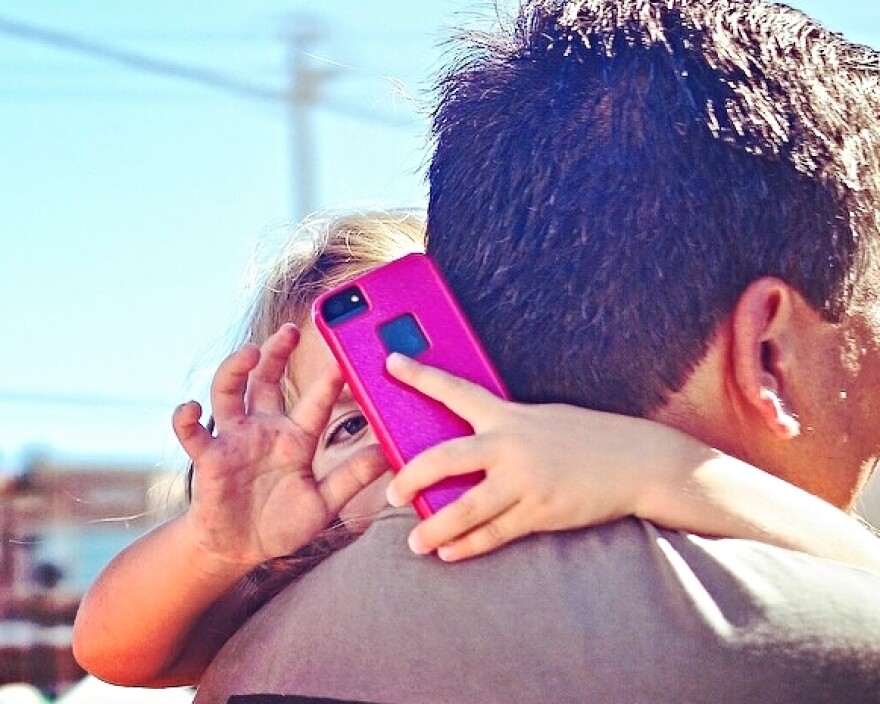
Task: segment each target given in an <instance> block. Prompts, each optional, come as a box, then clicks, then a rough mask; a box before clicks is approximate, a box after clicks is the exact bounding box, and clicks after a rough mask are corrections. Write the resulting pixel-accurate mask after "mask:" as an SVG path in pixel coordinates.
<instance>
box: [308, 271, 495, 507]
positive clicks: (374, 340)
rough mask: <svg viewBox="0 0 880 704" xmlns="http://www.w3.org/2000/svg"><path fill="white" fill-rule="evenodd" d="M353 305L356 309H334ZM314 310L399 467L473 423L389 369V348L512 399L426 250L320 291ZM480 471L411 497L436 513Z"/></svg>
mask: <svg viewBox="0 0 880 704" xmlns="http://www.w3.org/2000/svg"><path fill="white" fill-rule="evenodd" d="M359 297H360V300H357V299H358V298H359ZM355 301H357V302H356V303H355ZM348 305H357V306H358V308H357V309H356V310H354V311H348V312H345V313H342V314H340V315H338V316H337V315H336V314H337V313H338V312H339V307H340V306H341V307H345V306H348ZM333 306H337V307H336V308H333ZM312 315H313V318H314V321H315V325H316V326H317V328H318V330H319V331H320V332H321V334H322V335H323V336H324V339H325V340H326V341H327V343H328V345H329V346H330V349H331V350H332V351H333V354H334V355H335V357H336V359H337V360H338V362H339V364H340V366H341V367H342V371H343V374H344V376H345V378H346V380H347V381H348V384H349V386H350V388H351V391H352V394H353V395H354V397H355V398H356V399H357V401H358V403H360V405H361V408H362V409H363V412H364V415H365V416H366V417H367V420H368V421H369V422H370V424H371V425H372V427H373V430H374V432H375V433H376V436H377V437H378V439H379V442H380V443H381V444H382V447H383V448H384V450H385V454H386V455H387V457H388V460H389V462H390V464H391V467H392V469H393V470H394V471H399V470H400V468H401V467H402V466H403V465H404V464H405V463H406V462H408V461H409V460H410V459H412V458H413V457H415V456H416V455H417V454H418V453H420V452H422V451H423V450H425V449H427V448H429V447H431V446H433V445H436V444H437V443H440V442H443V441H444V440H449V439H452V438H455V437H461V436H465V435H471V434H473V428H471V426H470V425H469V424H468V423H467V422H466V421H464V420H463V419H461V418H459V417H458V416H456V415H455V414H454V413H452V411H450V410H449V409H448V408H446V407H445V406H444V405H442V404H440V403H438V402H437V401H435V400H433V399H430V398H428V397H427V396H425V395H423V394H421V393H419V392H417V391H415V390H414V389H411V388H410V387H408V386H405V385H404V384H402V383H400V382H399V381H397V380H396V379H394V378H393V377H391V376H390V375H389V374H388V372H387V371H386V370H385V359H386V357H387V356H388V354H389V353H390V352H391V351H394V350H397V351H401V352H403V353H404V354H408V355H409V356H411V357H414V358H415V359H418V360H419V361H420V362H423V363H425V364H429V365H431V366H435V367H440V368H442V369H445V370H446V371H448V372H450V373H452V374H455V375H456V376H460V377H463V378H465V379H468V380H469V381H472V382H474V383H476V384H480V385H481V386H484V387H485V388H487V389H489V390H490V391H492V392H493V393H495V394H496V395H498V396H501V397H503V398H508V394H507V391H506V389H505V387H504V384H503V382H502V381H501V378H500V377H499V376H498V374H497V372H496V371H495V370H494V368H493V366H492V364H491V362H490V361H489V359H488V357H487V356H486V353H485V351H484V350H483V348H482V345H480V343H479V341H478V339H477V337H476V335H475V334H474V332H473V330H472V329H471V326H470V324H469V323H468V322H467V320H466V319H465V317H464V315H463V314H462V312H461V311H460V309H459V308H458V305H457V304H456V302H455V299H454V298H453V296H452V292H451V291H450V290H449V288H448V287H447V285H446V283H445V281H444V280H443V278H442V276H441V275H440V272H439V271H438V270H437V268H436V267H435V265H434V263H433V262H432V261H431V260H430V258H429V257H428V256H426V255H424V254H410V255H407V256H405V257H402V258H401V259H397V260H395V261H393V262H390V263H389V264H385V265H383V266H381V267H378V268H377V269H374V270H372V271H370V272H368V273H366V274H364V275H362V276H360V277H358V278H356V279H354V280H352V281H349V282H347V283H345V284H343V285H342V286H339V287H338V288H336V289H334V290H332V291H328V292H327V293H324V294H322V295H321V296H320V297H319V298H318V299H317V300H316V301H315V303H314V306H313V308H312ZM482 478H483V472H482V471H478V472H472V473H470V474H467V475H462V476H458V477H449V478H447V479H444V480H443V481H441V482H438V483H437V484H435V485H433V486H431V487H429V488H428V489H425V490H424V491H422V492H421V494H420V495H419V496H418V497H417V498H416V500H415V501H414V502H413V504H414V506H415V509H416V512H417V513H418V514H419V516H421V517H422V518H425V517H427V516H429V515H431V514H433V513H436V512H437V511H438V510H439V509H440V508H442V507H443V506H445V505H446V504H448V503H450V502H451V501H454V500H455V499H456V498H458V497H459V496H461V494H463V493H464V492H465V491H467V489H469V488H470V487H472V486H473V485H474V484H476V483H478V482H479V481H480V480H481V479H482Z"/></svg>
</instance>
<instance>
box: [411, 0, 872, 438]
mask: <svg viewBox="0 0 880 704" xmlns="http://www.w3.org/2000/svg"><path fill="white" fill-rule="evenodd" d="M878 77H880V58H878V54H877V53H875V52H873V51H871V50H869V49H866V48H864V47H859V46H854V45H852V44H850V43H847V42H846V41H845V40H843V39H842V38H840V37H839V36H835V35H833V34H831V33H829V32H827V31H825V30H824V29H822V28H821V27H820V26H818V25H817V24H815V23H814V22H812V21H810V20H809V19H808V18H806V17H805V16H804V15H803V14H801V13H800V12H797V11H795V10H792V9H790V8H787V7H784V6H780V5H771V4H768V3H764V2H757V1H754V2H751V1H749V0H746V1H744V2H743V1H737V2H728V1H727V0H711V1H709V0H706V1H704V2H699V1H694V2H687V1H686V0H656V1H651V0H618V1H617V2H614V1H612V0H580V1H576V0H570V1H568V2H563V1H562V0H544V1H536V2H531V3H527V4H525V5H524V6H523V9H522V11H521V13H520V16H519V18H518V19H517V21H516V23H515V25H514V26H513V28H512V30H511V31H510V32H509V33H507V34H506V35H504V36H500V35H494V36H491V37H489V36H484V37H476V38H475V40H474V42H473V43H472V44H471V46H470V49H469V51H468V53H467V56H466V58H465V59H464V60H463V61H462V62H461V63H460V64H459V65H457V66H455V67H454V68H452V69H451V70H450V71H449V72H448V73H447V75H446V76H445V77H444V78H443V80H442V82H441V86H440V87H441V96H440V104H439V107H438V109H437V111H436V114H435V123H434V130H435V140H436V151H435V154H434V157H433V159H432V162H431V167H430V186H431V196H430V204H429V212H428V232H429V242H428V251H429V253H430V254H432V255H433V256H434V257H435V258H436V259H437V261H438V262H439V264H440V266H441V267H442V268H443V269H444V271H445V273H446V275H447V276H448V278H449V279H450V282H451V283H452V285H453V288H454V289H455V290H456V292H457V294H458V295H459V297H460V299H461V300H462V302H463V305H464V306H465V308H466V310H467V311H468V313H469V315H470V316H471V318H472V320H473V321H474V324H475V326H476V327H477V329H478V330H479V332H480V333H481V335H482V336H483V337H484V340H485V341H486V344H487V346H488V347H489V349H490V352H491V354H492V355H493V357H494V358H495V359H496V361H497V362H498V364H499V366H500V368H501V371H502V373H503V374H504V376H505V378H506V379H507V381H508V383H509V385H510V386H511V389H512V391H513V393H514V394H515V395H516V396H518V397H519V398H522V399H524V400H535V401H539V400H557V401H560V400H561V401H569V402H574V403H578V404H580V405H587V406H591V407H595V408H602V409H607V410H613V411H620V412H625V413H630V414H636V415H649V416H662V415H663V413H664V412H667V411H668V410H669V408H670V404H673V405H674V404H675V402H676V399H677V397H678V395H679V394H680V393H681V392H682V391H683V390H685V389H686V387H687V384H688V383H690V382H692V381H693V378H694V372H695V370H697V369H698V367H699V366H700V365H703V364H705V362H706V358H707V354H708V353H709V352H710V351H711V350H712V349H713V345H717V344H718V340H719V335H721V334H722V333H723V332H724V330H725V327H724V326H725V324H727V325H728V326H730V325H731V324H732V323H736V325H737V326H738V327H737V328H736V329H737V330H741V329H742V328H743V327H744V325H745V322H744V320H748V321H751V322H750V324H752V325H753V326H757V327H760V326H761V316H765V317H766V316H767V315H768V311H769V312H770V313H773V312H774V311H775V312H780V311H782V312H785V310H788V309H787V308H785V306H786V305H788V301H789V296H794V297H795V298H797V300H796V301H794V303H792V305H791V311H792V315H793V317H792V318H791V319H788V320H789V322H792V321H797V322H798V323H799V324H803V323H805V322H807V317H804V316H807V314H808V313H815V314H816V316H817V317H816V320H815V321H813V320H812V319H810V320H809V322H810V324H814V323H815V325H819V326H821V325H832V324H834V323H838V322H841V321H843V320H844V319H845V318H846V316H847V313H848V311H849V310H850V308H851V306H852V304H853V295H854V294H855V293H857V292H858V290H859V288H860V287H862V288H864V281H865V277H864V276H863V274H864V273H865V270H866V268H868V265H869V264H871V262H872V261H873V264H871V266H874V267H876V260H877V255H876V248H877V242H878V208H877V205H878V203H877V196H878V193H880V185H878V183H880V168H878V157H880V125H878V118H877V115H878V114H880V93H878V87H877V83H878ZM873 275H874V276H875V282H876V271H875V272H873ZM761 280H763V281H765V282H770V283H773V282H779V283H781V285H782V289H780V290H784V291H785V293H784V295H783V297H782V299H780V298H779V296H778V291H774V290H773V287H772V286H770V287H769V288H768V287H764V288H761V287H754V286H752V284H753V283H755V282H758V281H761ZM745 292H751V295H752V297H753V298H754V297H755V296H757V298H758V300H752V299H751V298H749V297H746V299H743V294H744V293H745ZM860 295H861V297H862V298H864V297H865V296H864V295H862V294H860ZM762 296H763V298H762ZM868 297H870V296H868ZM792 300H794V299H792ZM762 301H763V302H762ZM795 303H796V304H797V305H795ZM800 303H803V310H801V307H799V306H800ZM780 306H781V308H779V307H780ZM777 308H778V310H777ZM737 310H739V311H740V312H741V313H742V314H743V315H745V314H746V313H750V314H751V317H748V318H745V319H742V320H741V319H739V318H735V317H732V316H733V314H734V312H736V311H737ZM795 313H797V316H794V314H795ZM817 329H818V328H817ZM766 334H767V330H764V331H763V332H761V331H759V330H753V331H752V332H751V338H749V339H750V340H752V342H749V343H748V345H757V346H758V347H757V359H758V363H757V366H756V367H755V370H754V371H755V374H754V375H753V377H754V378H755V379H758V380H762V379H763V376H762V375H763V374H764V372H765V371H767V370H770V371H771V372H773V370H774V369H775V367H776V366H778V365H777V361H778V359H779V354H781V353H782V349H781V348H780V347H778V346H777V345H776V343H775V342H774V340H776V338H773V340H771V339H770V338H769V337H767V336H766ZM762 335H764V337H762ZM722 337H723V335H722ZM740 337H741V336H740ZM737 339H738V338H737ZM722 342H724V344H725V345H727V346H726V347H725V348H724V349H727V350H735V349H740V350H741V349H742V346H743V345H746V346H748V345H747V344H746V341H745V340H740V342H739V344H740V347H739V348H737V347H736V346H735V345H734V343H735V342H736V340H734V339H733V338H730V339H728V338H724V339H723V340H722ZM728 343H729V344H728ZM858 344H861V343H858ZM750 349H751V348H750ZM799 349H800V348H799ZM777 353H779V354H777ZM725 365H727V366H725ZM753 366H755V365H753ZM765 367H766V369H765ZM715 369H716V371H717V372H718V373H727V372H728V371H730V365H728V364H727V362H726V360H720V361H718V363H717V364H716V366H715ZM716 381H717V380H716ZM786 383H788V381H787V379H786ZM829 383H830V382H829ZM704 386H706V388H707V389H711V391H713V392H715V391H717V392H719V393H721V394H722V395H723V394H725V393H727V391H729V389H727V388H726V387H724V386H717V385H716V386H715V387H713V386H712V385H711V384H704ZM791 390H793V391H794V389H791ZM841 390H842V389H838V392H840V391H841ZM788 391H789V388H786V389H784V390H781V389H777V396H778V398H777V399H774V402H776V401H779V402H780V403H782V402H783V401H786V402H787V399H786V398H785V394H786V393H787V392H788ZM780 399H781V401H780ZM778 405H779V404H777V406H778ZM771 406H772V404H771ZM692 410H696V415H697V416H699V415H700V413H701V412H702V411H701V410H699V409H692ZM797 411H798V409H795V411H794V412H792V413H789V414H788V415H790V416H794V413H796V412H797ZM680 415H681V414H680ZM684 415H688V414H687V413H684ZM690 415H694V414H690ZM759 415H760V412H759ZM765 415H766V414H765ZM676 420H677V421H679V422H678V424H680V425H685V426H688V427H690V426H689V424H688V422H684V421H680V419H679V418H677V419H676ZM783 420H784V419H783ZM791 420H792V421H793V422H794V421H796V418H791ZM784 425H785V423H784V422H783V423H782V426H784ZM691 429H693V428H691ZM779 430H780V432H782V433H783V434H785V433H786V432H789V433H790V431H791V430H792V428H791V427H789V428H788V429H786V428H784V427H781V428H780V429H779ZM802 430H803V429H802ZM710 439H711V440H713V441H715V440H716V438H714V437H712V438H710ZM723 440H724V439H723V438H722V439H721V441H719V442H720V444H722V445H723V444H724V443H723ZM734 445H735V443H731V449H733V450H735V449H737V448H736V447H734Z"/></svg>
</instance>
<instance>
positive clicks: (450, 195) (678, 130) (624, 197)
mask: <svg viewBox="0 0 880 704" xmlns="http://www.w3.org/2000/svg"><path fill="white" fill-rule="evenodd" d="M474 46H475V47H476V49H472V51H471V52H470V53H469V54H468V58H467V60H466V61H465V62H463V63H462V64H461V65H460V66H459V67H456V68H453V69H452V70H451V71H450V72H449V73H448V74H447V76H446V77H445V78H444V80H443V82H442V83H441V100H440V105H439V108H438V110H437V112H436V116H435V135H436V152H435V154H434V157H433V160H432V163H431V170H430V184H431V199H430V205H429V246H428V248H429V252H430V253H431V254H433V256H434V257H435V258H436V260H437V261H438V263H439V264H440V265H441V267H442V268H443V269H444V270H445V273H446V275H447V277H448V278H449V280H450V282H451V284H452V286H453V288H454V290H455V291H456V293H457V294H458V296H459V298H460V300H461V301H462V303H463V305H464V306H465V308H466V310H467V312H468V313H469V315H470V317H471V319H472V321H473V322H474V324H475V327H476V328H477V330H478V332H479V333H480V334H481V336H482V337H483V339H484V340H485V341H486V342H487V344H488V347H489V349H490V353H491V354H492V356H493V357H494V359H495V360H496V362H497V363H498V364H499V366H500V368H501V371H502V374H503V375H504V376H505V378H506V380H507V381H508V383H509V385H510V387H511V390H512V391H513V393H514V395H515V396H517V397H518V398H520V399H523V400H528V401H551V400H552V401H566V402H570V403H577V404H581V405H586V406H591V407H594V408H601V409H605V410H612V411H617V412H623V413H629V414H633V415H643V416H646V417H650V418H654V419H656V420H659V421H661V422H664V423H668V424H670V425H673V426H676V427H679V428H681V429H684V430H686V431H688V432H690V433H692V434H694V435H696V436H697V437H699V438H700V439H702V440H704V441H706V442H708V443H710V444H712V445H715V446H717V447H719V448H721V449H723V450H725V451H727V452H730V453H732V454H735V455H738V456H739V457H742V458H743V459H745V460H747V461H749V462H751V463H753V464H756V465H757V466H759V467H761V468H762V469H765V470H766V471H768V472H771V473H773V474H775V475H777V476H779V477H782V478H784V479H786V480H788V481H790V482H793V483H795V484H798V485H800V486H801V487H803V488H805V489H807V490H808V491H810V492H812V493H814V494H816V495H818V496H820V497H822V498H824V499H825V500H827V501H829V502H831V503H833V504H835V505H837V506H839V507H841V508H844V509H848V508H850V507H851V505H852V502H853V500H854V497H855V496H856V495H857V493H858V491H859V489H860V488H861V486H862V485H863V484H864V482H865V481H866V479H867V477H868V475H869V473H870V471H871V470H872V468H873V466H874V464H875V463H876V461H877V458H878V457H880V434H878V431H877V427H878V424H877V421H878V419H880V258H878V251H877V250H878V244H880V229H878V225H880V223H878V212H880V211H878V208H877V204H878V203H877V197H878V189H880V169H878V157H880V151H878V150H880V126H878V122H877V115H878V114H880V95H878V88H877V80H878V66H880V58H878V55H877V54H876V53H875V52H872V51H870V50H868V49H864V48H861V47H856V46H853V45H851V44H848V43H847V42H845V41H844V40H843V39H841V38H839V37H836V36H833V35H831V34H830V33H828V32H826V31H825V30H823V29H822V28H821V27H818V26H817V25H816V24H815V23H813V22H811V21H809V20H808V19H807V18H805V17H804V16H803V15H802V14H800V13H799V12H796V11H794V10H791V9H790V8H786V7H783V6H778V5H769V4H765V3H762V2H756V1H752V0H745V1H742V2H730V1H728V0H717V1H712V2H709V1H708V0H707V1H706V2H696V1H695V2H687V1H686V0H617V1H616V2H615V1H613V0H582V1H574V0H572V1H569V2H562V1H561V0H546V1H545V2H533V3H530V4H528V5H526V6H524V8H523V10H522V11H521V14H520V17H519V19H518V22H517V24H516V25H515V27H514V28H513V30H512V32H511V33H510V34H509V35H504V36H500V35H499V36H492V37H483V38H479V37H477V38H476V41H475V43H474ZM411 526H412V522H411V519H410V518H408V517H406V516H403V515H401V514H399V513H389V514H387V515H385V516H384V517H383V518H381V519H380V520H379V521H377V523H376V524H375V525H374V526H373V528H372V529H371V530H370V531H369V532H368V533H367V534H365V535H364V536H363V537H362V538H361V539H360V540H359V541H357V542H356V543H355V544H354V545H353V546H351V547H350V548H348V549H346V550H345V551H343V552H341V553H339V554H338V555H336V556H334V557H333V558H331V559H330V560H328V561H327V562H325V563H324V564H323V565H321V566H320V567H319V568H317V569H316V570H315V571H314V572H313V573H311V574H310V575H308V576H307V577H306V578H305V579H303V580H302V581H301V582H299V583H297V584H295V585H293V586H291V587H290V588H288V589H287V590H286V591H285V592H283V593H282V594H281V595H280V596H279V597H277V598H276V599H275V600H274V601H273V602H271V603H270V604H269V605H268V606H267V607H265V608H264V609H263V610H262V611H261V612H260V613H258V614H257V615H256V616H255V617H254V619H253V620H252V621H251V622H249V623H248V624H247V625H246V626H245V627H244V628H243V629H242V630H241V631H240V632H239V633H238V634H237V635H236V636H235V637H233V639H232V640H231V641H230V643H229V644H228V645H227V646H226V648H225V649H224V650H223V651H222V652H221V654H220V655H219V656H218V659H217V660H216V661H215V664H214V666H213V667H212V669H211V670H210V671H209V673H208V675H207V676H206V678H205V680H204V682H203V686H202V689H201V691H200V699H199V701H224V700H225V699H226V697H227V696H228V695H230V694H233V695H256V694H257V693H266V692H272V693H278V694H283V693H291V694H297V695H308V696H322V697H327V698H331V699H335V700H359V701H369V702H437V701H442V702H462V701H470V702H494V701H497V702H546V701H566V702H567V701H589V702H618V701H619V702H720V701H723V702H738V701H743V702H746V701H773V702H783V701H785V702H788V701H791V702H794V701H798V702H846V701H851V702H866V701H880V600H878V594H880V592H878V588H880V580H878V579H877V578H876V576H873V575H869V574H868V573H866V572H862V571H859V570H856V569H849V568H845V567H843V566H840V565H836V564H833V563H830V562H825V561H822V560H817V559H813V558H809V557H807V556H803V555H799V554H795V553H791V552H787V551H783V550H778V549H774V548H771V547H768V546H763V545H758V544H754V543H750V542H747V541H734V540H720V541H712V540H704V539H700V538H697V537H695V536H691V535H687V534H684V533H676V532H671V531H663V530H658V529H656V528H655V527H653V526H652V525H651V524H648V523H643V522H638V521H634V520H628V521H621V522H618V523H616V524H613V525H609V526H605V527H602V528H599V529H596V530H591V531H582V532H578V533H571V534H565V535H559V534H554V535H542V536H537V537H534V538H530V539H528V540H524V541H521V542H519V543H517V544H515V545H512V546H510V547H509V548H507V549H505V550H502V551H499V552H497V553H493V554H491V555H489V556H487V557H485V558H481V559H479V560H474V561H471V562H466V563H462V564H459V565H455V566H448V565H443V564H440V563H439V562H438V561H436V560H434V559H432V558H427V559H426V558H419V557H417V556H415V555H412V554H410V553H409V552H408V551H407V549H406V547H405V545H404V541H405V535H406V532H407V531H408V530H409V529H410V528H411ZM294 700H295V698H291V699H290V701H294ZM230 701H243V702H245V701H252V702H256V701H270V699H261V698H260V697H258V696H240V697H237V696H236V697H233V698H232V699H231V700H230Z"/></svg>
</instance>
